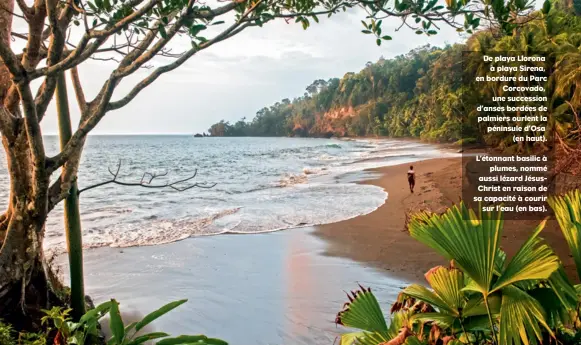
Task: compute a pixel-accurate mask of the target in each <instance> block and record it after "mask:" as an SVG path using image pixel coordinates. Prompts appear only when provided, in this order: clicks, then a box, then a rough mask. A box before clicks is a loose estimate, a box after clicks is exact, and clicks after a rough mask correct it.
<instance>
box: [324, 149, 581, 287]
mask: <svg viewBox="0 0 581 345" xmlns="http://www.w3.org/2000/svg"><path fill="white" fill-rule="evenodd" d="M410 165H413V166H414V170H416V174H417V178H416V186H415V193H414V194H412V193H410V191H409V187H408V184H407V178H406V171H407V170H408V168H409V166H410ZM464 169H465V166H464V165H463V162H462V158H461V157H458V158H435V159H428V160H422V161H417V162H413V163H406V164H399V165H393V166H386V167H381V168H376V169H370V170H369V171H372V172H375V173H379V174H381V176H380V177H379V178H376V179H371V180H367V181H364V182H361V183H362V184H371V185H374V186H378V187H380V188H383V189H384V190H385V191H386V192H387V193H388V197H387V200H386V202H385V203H384V204H383V205H381V206H380V207H379V208H377V209H376V210H375V211H373V212H371V213H369V214H366V215H362V216H358V217H355V218H352V219H348V220H345V221H340V222H336V223H331V224H325V225H320V226H316V227H315V230H314V231H313V235H315V236H316V237H319V238H321V239H323V240H325V242H326V243H327V244H328V245H327V249H326V250H325V253H324V254H325V255H328V256H332V257H343V258H349V259H352V260H354V261H356V262H359V263H361V264H364V265H367V266H371V267H374V268H376V269H379V270H381V271H385V273H387V274H389V275H393V276H394V277H397V278H401V279H405V280H410V281H412V282H418V283H424V273H425V272H427V271H428V270H429V269H430V268H432V267H434V266H437V265H447V264H448V263H447V261H446V260H445V259H444V258H442V257H441V256H440V255H438V254H437V253H436V252H434V251H433V250H432V249H431V248H429V247H427V246H425V245H424V244H422V243H420V242H418V241H416V240H414V239H413V238H411V236H409V234H408V231H407V229H406V227H405V223H406V217H407V214H408V213H409V212H410V211H413V212H418V211H431V212H436V213H440V212H443V211H445V210H446V209H447V208H448V207H450V206H452V205H453V204H455V203H458V202H459V200H460V199H461V194H462V184H463V183H464ZM538 223H539V221H537V220H505V222H504V230H503V233H502V239H501V243H500V246H501V248H502V249H503V250H505V251H506V253H507V255H508V257H512V256H513V255H514V254H515V253H516V251H517V250H518V249H519V248H520V246H521V245H522V244H523V243H524V241H525V240H526V239H527V238H528V236H529V234H530V233H531V232H532V231H533V230H534V229H535V227H536V226H537V225H538ZM541 237H542V238H543V239H544V240H545V241H546V243H547V244H549V245H550V246H551V247H552V248H553V250H554V251H555V252H556V253H557V255H558V256H559V257H560V258H561V260H562V261H563V264H564V266H565V270H566V272H567V274H568V276H569V277H570V278H571V279H573V280H574V281H576V280H577V278H576V268H575V264H574V262H573V259H572V258H571V256H570V252H569V248H568V246H567V243H566V241H565V239H564V237H563V235H562V233H561V230H560V229H559V226H558V224H557V222H556V221H555V220H554V219H550V220H549V221H548V222H547V226H546V227H545V229H544V230H543V232H542V233H541Z"/></svg>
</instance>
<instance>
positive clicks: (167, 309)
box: [135, 299, 188, 332]
mask: <svg viewBox="0 0 581 345" xmlns="http://www.w3.org/2000/svg"><path fill="white" fill-rule="evenodd" d="M187 301H188V300H187V299H182V300H179V301H175V302H171V303H168V304H166V305H164V306H163V307H161V308H159V309H157V310H156V311H154V312H151V313H149V314H147V315H146V316H145V317H144V318H143V319H142V320H141V321H139V322H138V323H137V325H135V331H136V332H139V330H140V329H142V328H143V327H145V326H146V325H148V324H149V323H151V322H152V321H154V320H156V319H157V318H159V317H161V316H163V315H165V314H167V313H169V312H170V311H172V310H174V309H175V308H177V307H179V306H180V305H182V304H184V303H186V302H187Z"/></svg>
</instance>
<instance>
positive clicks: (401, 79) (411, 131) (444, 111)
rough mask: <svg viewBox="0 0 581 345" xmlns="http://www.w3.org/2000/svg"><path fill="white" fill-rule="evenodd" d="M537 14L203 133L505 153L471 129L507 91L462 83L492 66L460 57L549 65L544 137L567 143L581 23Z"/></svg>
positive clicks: (571, 11)
mask: <svg viewBox="0 0 581 345" xmlns="http://www.w3.org/2000/svg"><path fill="white" fill-rule="evenodd" d="M534 16H535V14H534V13H533V14H532V16H531V18H530V19H529V20H528V22H527V23H526V24H524V25H522V26H520V27H519V28H518V29H515V32H514V34H513V35H511V36H504V35H501V34H500V33H499V32H498V31H494V30H482V31H479V32H476V33H474V34H472V35H471V36H470V37H469V38H468V39H467V40H466V42H465V43H463V44H454V45H448V46H446V47H434V46H430V45H426V46H423V47H420V48H417V49H414V50H412V51H410V52H409V53H407V54H405V55H400V56H397V57H395V58H393V59H384V58H380V59H379V61H377V62H368V63H367V64H366V66H365V68H363V69H362V70H361V71H359V72H358V73H352V72H350V73H346V74H345V75H344V76H343V77H342V78H332V79H329V80H321V79H319V80H315V81H314V82H313V83H312V84H311V85H309V86H308V87H307V88H306V91H305V93H304V95H302V96H300V97H297V98H294V99H292V100H291V99H289V98H285V99H283V100H281V101H280V102H277V103H275V104H273V105H271V106H269V107H265V108H263V109H260V110H259V111H258V112H257V113H256V116H255V117H254V118H253V119H252V120H250V121H247V120H246V118H243V119H241V120H239V121H237V122H235V123H230V122H226V121H220V122H218V123H216V124H214V125H212V126H211V128H210V129H209V130H208V131H209V134H210V135H212V136H298V137H331V136H335V137H344V136H350V137H355V136H389V137H412V138H420V139H422V140H427V141H438V142H455V141H458V140H460V139H464V140H470V141H476V142H480V143H485V144H488V145H492V146H494V147H502V148H505V149H507V148H510V147H511V146H515V145H514V144H513V143H512V142H509V141H508V140H507V139H506V138H504V137H503V134H502V133H500V134H486V133H485V132H484V131H482V130H480V129H479V125H478V124H477V123H476V116H477V112H476V105H479V104H482V105H487V104H491V96H492V95H502V88H501V86H502V85H504V84H506V83H500V82H499V83H492V82H489V83H486V84H485V87H484V88H483V85H482V84H478V85H477V84H476V83H474V82H466V80H474V77H475V76H477V75H485V74H486V73H487V72H488V68H489V66H488V65H487V63H485V62H483V61H481V60H476V59H473V61H471V60H470V59H464V61H463V56H462V54H463V52H464V51H473V52H480V53H483V54H488V53H490V54H493V53H494V52H506V51H519V52H521V53H523V54H526V55H529V56H536V55H538V56H545V57H546V61H545V62H544V63H541V64H542V65H544V67H545V69H546V71H547V73H546V74H547V75H549V76H550V78H549V83H548V84H547V85H548V87H549V90H547V95H550V97H549V98H550V99H549V102H548V103H549V104H548V106H549V108H550V109H549V111H548V112H547V113H548V114H549V116H550V123H551V125H554V126H552V129H551V130H549V131H547V133H546V135H547V136H549V135H552V134H554V132H553V131H552V130H553V129H554V130H557V131H559V132H560V133H561V134H562V137H563V138H565V140H569V139H572V138H566V137H567V136H568V135H570V132H568V130H569V129H570V128H573V127H576V126H575V115H574V114H575V112H576V111H577V110H578V109H579V107H580V106H581V19H580V17H578V15H577V14H576V8H575V5H574V4H573V3H572V2H569V3H567V2H556V3H554V4H553V6H552V9H551V11H550V13H549V15H548V16H546V18H545V19H534ZM539 17H540V16H539ZM533 64H536V65H539V63H533ZM515 65H516V64H515ZM463 77H464V81H463ZM566 100H567V101H569V103H567V102H566ZM523 104H524V102H523ZM462 121H465V122H464V124H465V125H464V128H463V126H462ZM509 125H510V124H509ZM542 145H544V144H542ZM521 149H522V148H521Z"/></svg>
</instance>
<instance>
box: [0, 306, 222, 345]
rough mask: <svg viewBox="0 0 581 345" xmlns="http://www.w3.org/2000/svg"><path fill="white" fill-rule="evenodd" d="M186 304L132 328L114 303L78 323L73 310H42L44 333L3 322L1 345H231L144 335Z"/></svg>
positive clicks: (197, 337)
mask: <svg viewBox="0 0 581 345" xmlns="http://www.w3.org/2000/svg"><path fill="white" fill-rule="evenodd" d="M186 302H187V300H179V301H175V302H171V303H168V304H166V305H164V306H162V307H161V308H159V309H157V310H155V311H153V312H151V313H149V314H147V315H146V316H145V317H144V318H143V319H141V320H140V321H138V322H132V323H130V324H125V323H124V322H123V318H122V314H121V312H120V310H119V302H117V301H116V300H114V299H112V300H110V301H107V302H104V303H102V304H100V305H98V306H97V307H95V308H92V309H90V310H89V311H88V312H86V313H85V314H84V315H82V316H81V317H80V318H79V319H78V320H74V319H73V317H72V316H71V312H72V309H70V308H67V309H65V308H63V307H57V306H55V307H53V308H51V309H50V310H43V312H44V314H45V316H43V317H42V319H41V323H42V325H43V326H44V329H43V331H42V332H36V333H32V332H26V331H20V332H18V333H17V332H16V331H15V330H14V329H13V328H12V327H11V326H10V325H6V324H4V323H2V322H0V345H46V344H55V345H73V344H74V345H85V344H107V345H141V344H144V343H148V344H151V341H153V340H156V341H157V342H156V344H157V345H185V344H197V345H228V343H227V342H225V341H223V340H220V339H213V338H208V337H206V336H204V335H180V336H178V337H170V335H169V334H167V333H165V332H151V333H145V334H144V330H145V329H146V327H147V326H148V325H149V324H151V323H152V322H153V321H155V320H157V319H158V318H160V317H161V316H163V315H165V314H167V313H168V312H170V311H172V310H174V309H175V308H177V307H179V306H180V305H182V304H184V303H186ZM106 316H108V318H109V322H108V325H107V326H108V327H109V329H110V330H111V337H110V338H109V339H102V334H101V332H99V330H100V328H101V324H103V325H104V324H105V322H102V323H100V321H102V319H103V318H104V317H106Z"/></svg>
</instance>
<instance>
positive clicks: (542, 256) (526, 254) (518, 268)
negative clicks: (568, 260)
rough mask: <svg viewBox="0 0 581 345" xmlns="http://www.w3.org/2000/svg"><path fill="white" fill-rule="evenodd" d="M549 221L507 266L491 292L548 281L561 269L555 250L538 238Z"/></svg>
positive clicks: (539, 228) (544, 222)
mask: <svg viewBox="0 0 581 345" xmlns="http://www.w3.org/2000/svg"><path fill="white" fill-rule="evenodd" d="M546 222H547V220H546V219H545V220H544V221H542V222H541V223H540V224H539V226H537V228H536V230H535V231H534V232H533V234H532V235H531V236H530V237H529V238H528V240H527V241H526V242H525V243H524V244H523V245H522V247H521V248H520V249H519V251H518V252H517V253H516V255H515V256H514V257H513V258H512V260H511V261H510V262H509V263H508V265H507V266H506V269H505V270H504V272H502V275H501V276H500V277H499V278H498V280H497V281H496V283H495V284H494V287H493V288H492V290H491V292H494V291H497V290H500V289H502V288H503V287H505V286H508V285H510V284H514V283H516V282H520V281H525V280H535V279H548V278H549V277H550V276H551V275H552V274H553V273H554V272H555V271H557V270H558V269H559V267H560V262H559V258H558V257H557V256H556V255H555V253H554V252H553V250H552V249H551V248H550V247H549V246H548V245H546V244H544V243H542V240H541V239H540V238H538V236H539V233H540V232H541V231H542V230H543V229H544V227H545V224H546Z"/></svg>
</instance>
